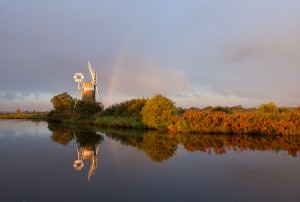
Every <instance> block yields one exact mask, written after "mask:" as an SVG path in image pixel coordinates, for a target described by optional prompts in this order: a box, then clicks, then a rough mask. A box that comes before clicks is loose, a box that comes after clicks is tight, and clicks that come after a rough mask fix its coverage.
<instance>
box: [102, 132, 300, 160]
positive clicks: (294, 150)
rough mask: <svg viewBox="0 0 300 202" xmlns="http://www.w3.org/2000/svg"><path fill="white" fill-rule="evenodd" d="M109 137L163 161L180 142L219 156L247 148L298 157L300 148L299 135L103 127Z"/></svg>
mask: <svg viewBox="0 0 300 202" xmlns="http://www.w3.org/2000/svg"><path fill="white" fill-rule="evenodd" d="M102 131H103V132H105V134H106V136H108V137H110V138H112V139H114V140H117V141H119V142H121V143H122V144H125V145H129V146H133V147H136V148H138V149H139V150H142V151H144V152H145V153H146V154H147V155H148V156H149V157H150V159H151V160H153V161H156V162H161V161H164V160H167V159H169V158H171V157H172V156H174V155H175V153H176V150H177V146H178V144H181V145H183V146H184V148H185V149H186V150H187V151H190V152H195V151H199V152H204V153H207V154H211V153H212V152H213V153H214V154H217V155H221V154H226V153H227V151H234V152H237V153H241V152H243V151H247V150H253V151H255V150H258V151H271V150H272V151H276V152H278V151H286V152H287V153H288V155H291V156H293V157H296V156H297V154H299V151H300V137H299V136H262V135H260V136H254V135H252V136H250V135H225V134H222V135H210V134H169V133H161V132H157V131H150V132H149V131H148V132H141V131H140V132H137V131H132V130H114V129H105V130H103V129H102Z"/></svg>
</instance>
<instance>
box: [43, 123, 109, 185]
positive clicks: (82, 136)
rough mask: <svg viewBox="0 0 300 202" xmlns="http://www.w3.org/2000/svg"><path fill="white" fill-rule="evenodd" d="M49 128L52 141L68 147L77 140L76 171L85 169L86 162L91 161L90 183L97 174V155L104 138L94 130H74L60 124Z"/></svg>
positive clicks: (51, 125) (50, 125) (74, 165)
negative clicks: (72, 141)
mask: <svg viewBox="0 0 300 202" xmlns="http://www.w3.org/2000/svg"><path fill="white" fill-rule="evenodd" d="M48 128H49V129H50V130H51V131H52V132H53V134H52V136H51V139H52V140H53V141H54V142H57V143H59V144H62V145H67V144H68V143H69V142H70V141H71V140H73V139H74V140H75V143H76V152H77V159H76V160H75V161H74V163H73V167H74V168H75V170H81V169H82V168H83V167H84V161H85V160H89V161H91V166H90V168H89V172H88V181H89V180H90V178H91V176H93V175H94V174H95V173H96V169H97V155H98V151H99V147H100V144H101V142H102V141H103V139H104V138H103V136H102V135H100V134H99V133H98V132H96V131H95V130H92V129H87V128H72V127H67V126H63V125H59V124H49V125H48Z"/></svg>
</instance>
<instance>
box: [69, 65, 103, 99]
mask: <svg viewBox="0 0 300 202" xmlns="http://www.w3.org/2000/svg"><path fill="white" fill-rule="evenodd" d="M88 69H89V72H90V74H91V77H92V81H83V79H84V76H83V74H82V73H80V72H77V73H75V75H74V80H75V82H77V93H78V92H79V91H82V100H83V101H91V102H96V92H97V95H98V97H99V100H100V103H102V100H101V96H100V92H99V89H98V86H97V72H96V70H95V69H94V68H93V67H92V65H91V63H90V62H88ZM95 91H96V92H95Z"/></svg>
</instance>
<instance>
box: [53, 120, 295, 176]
mask: <svg viewBox="0 0 300 202" xmlns="http://www.w3.org/2000/svg"><path fill="white" fill-rule="evenodd" d="M49 129H50V130H52V131H53V134H52V136H51V139H52V140H53V141H55V142H58V143H60V144H62V145H67V144H69V142H70V141H71V140H73V139H74V140H75V141H76V150H77V159H76V160H75V161H74V164H73V166H74V168H75V169H76V170H81V168H82V167H84V160H89V161H91V167H90V170H89V174H88V179H90V177H91V176H92V175H93V174H95V171H96V168H97V155H98V150H99V145H100V143H101V142H102V141H103V136H102V135H100V134H98V132H96V131H97V130H98V131H101V132H103V133H105V135H106V137H108V138H110V139H113V140H114V141H118V142H120V143H121V144H123V145H126V146H130V147H135V148H137V149H138V150H140V151H142V152H144V153H145V154H146V155H147V156H148V157H149V158H150V159H151V160H152V161H154V162H163V161H165V160H168V159H170V158H172V157H173V156H174V155H176V150H177V148H178V145H182V146H183V147H184V148H185V150H187V151H189V152H203V153H207V154H209V155H210V154H212V153H214V154H216V155H221V154H226V153H227V151H234V152H237V153H242V152H243V151H246V150H253V151H255V150H258V151H276V152H278V151H286V152H287V154H288V155H291V156H293V157H296V156H297V154H299V151H300V137H299V136H249V135H205V134H170V133H164V132H159V131H139V130H128V129H127V130H120V129H112V128H106V129H104V128H99V129H79V128H71V127H66V126H63V127H62V126H59V125H49Z"/></svg>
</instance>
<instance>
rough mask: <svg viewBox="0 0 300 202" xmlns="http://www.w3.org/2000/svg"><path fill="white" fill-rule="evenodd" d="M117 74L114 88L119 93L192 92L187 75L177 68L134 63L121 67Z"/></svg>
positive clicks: (142, 94) (183, 93) (143, 94)
mask: <svg viewBox="0 0 300 202" xmlns="http://www.w3.org/2000/svg"><path fill="white" fill-rule="evenodd" d="M118 75H119V76H118V78H117V82H116V85H115V89H114V90H115V91H116V92H118V93H121V94H127V95H135V96H151V95H153V94H154V93H161V94H165V95H167V96H173V95H177V96H185V95H186V94H189V93H192V92H193V88H192V86H191V84H190V83H189V82H188V78H187V75H186V74H185V73H184V72H183V71H181V70H178V69H173V68H165V67H161V66H159V65H149V64H139V65H138V64H136V63H135V64H128V65H126V66H125V67H121V68H120V70H119V72H118Z"/></svg>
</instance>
